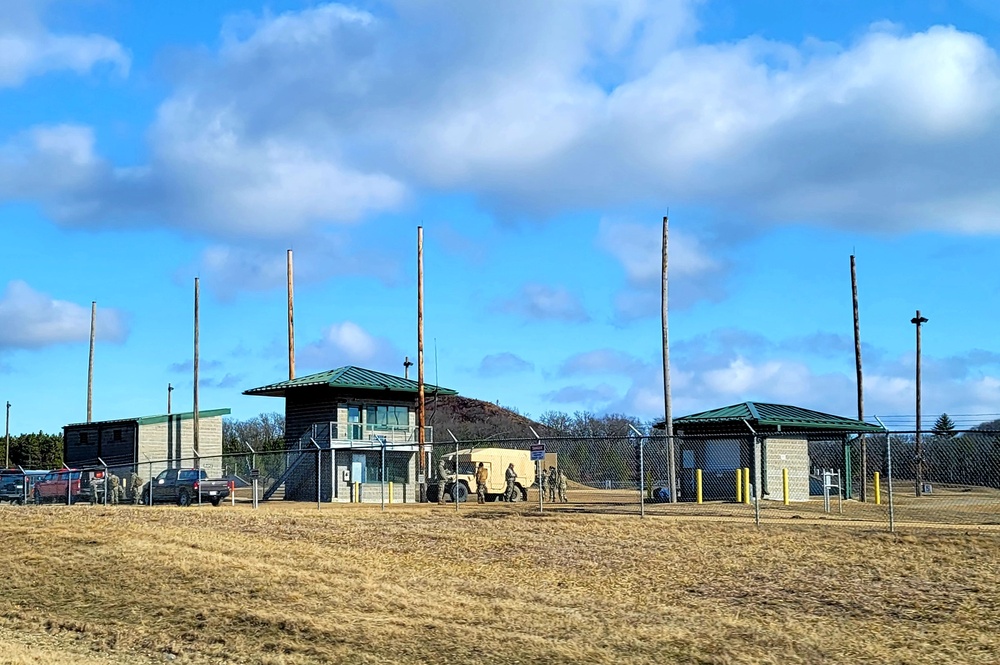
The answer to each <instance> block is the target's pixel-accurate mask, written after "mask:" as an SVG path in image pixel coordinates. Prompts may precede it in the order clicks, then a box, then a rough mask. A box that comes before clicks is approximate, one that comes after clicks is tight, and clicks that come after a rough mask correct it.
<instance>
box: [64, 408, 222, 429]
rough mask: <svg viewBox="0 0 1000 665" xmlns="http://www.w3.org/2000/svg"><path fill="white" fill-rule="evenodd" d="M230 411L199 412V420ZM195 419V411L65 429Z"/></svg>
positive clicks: (76, 424) (95, 421) (77, 425)
mask: <svg viewBox="0 0 1000 665" xmlns="http://www.w3.org/2000/svg"><path fill="white" fill-rule="evenodd" d="M230 413H232V411H231V410H230V409H213V410H211V411H203V410H199V411H198V417H199V418H213V417H215V416H228V415H229V414H230ZM193 418H194V411H183V412H180V413H171V414H166V413H164V414H161V415H158V416H139V417H138V418H119V419H117V420H94V421H92V422H89V423H72V424H69V425H66V426H65V427H93V426H95V425H117V424H120V423H136V424H139V425H155V424H157V423H165V422H167V421H168V420H170V419H173V420H191V419H193Z"/></svg>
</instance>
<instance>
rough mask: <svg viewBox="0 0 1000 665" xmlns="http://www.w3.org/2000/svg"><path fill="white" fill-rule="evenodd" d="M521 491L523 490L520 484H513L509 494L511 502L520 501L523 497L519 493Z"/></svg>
mask: <svg viewBox="0 0 1000 665" xmlns="http://www.w3.org/2000/svg"><path fill="white" fill-rule="evenodd" d="M522 491H523V490H522V489H521V486H520V485H514V493H513V494H511V496H510V500H511V503H517V502H518V501H521V500H522V499H523V497H522V495H521V492H522Z"/></svg>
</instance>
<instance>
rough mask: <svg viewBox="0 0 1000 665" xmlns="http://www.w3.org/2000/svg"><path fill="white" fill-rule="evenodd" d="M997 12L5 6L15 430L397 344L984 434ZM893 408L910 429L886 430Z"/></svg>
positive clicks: (764, 5)
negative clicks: (854, 280) (853, 292)
mask: <svg viewBox="0 0 1000 665" xmlns="http://www.w3.org/2000/svg"><path fill="white" fill-rule="evenodd" d="M998 26H1000V10H998V9H996V8H995V7H994V5H993V3H989V2H986V1H985V0H967V1H956V0H928V1H925V2H920V1H917V2H908V3H898V2H833V1H832V0H831V1H819V0H818V1H817V2H810V3H803V2H799V1H793V0H768V1H764V0H761V1H752V0H745V1H744V0H741V1H740V2H737V1H736V0H714V1H713V0H704V1H701V2H697V1H683V0H676V1H672V2H671V1H658V2H652V1H648V2H647V1H643V0H629V1H626V0H622V1H620V2H612V1H610V0H607V1H605V0H587V1H581V2H572V3H571V2H527V1H524V2H519V1H514V2H507V3H469V2H459V1H454V2H448V1H444V0H428V1H426V2H416V3H415V2H374V1H363V2H357V3H353V4H351V3H345V4H328V3H320V2H295V1H290V0H289V1H284V2H268V3H263V4H262V3H253V2H237V1H235V0H227V1H219V2H212V3H136V2H124V1H119V0H86V1H82V0H81V1H79V2H72V1H70V0H49V1H45V0H7V1H6V2H5V3H4V7H3V10H2V11H0V231H2V233H3V238H4V242H3V244H2V245H0V400H10V401H11V402H12V403H13V405H14V406H13V407H12V410H11V428H12V430H13V431H15V432H17V431H30V430H39V429H43V430H48V431H57V430H58V429H59V427H61V426H62V425H63V424H66V423H69V422H78V421H80V420H83V419H84V417H85V414H86V411H85V408H86V379H87V339H88V335H89V306H90V302H91V300H96V301H97V302H98V307H99V314H98V319H99V325H98V331H97V336H98V344H97V353H96V356H97V359H96V371H95V387H94V416H95V418H98V419H110V418H120V417H129V416H135V415H145V414H154V413H160V412H162V411H164V408H165V401H166V386H167V383H168V382H170V383H173V384H174V385H175V386H176V388H177V389H176V391H175V392H174V402H175V405H176V408H178V409H187V408H190V404H191V393H192V383H191V372H190V363H191V356H192V332H191V327H192V300H193V280H194V277H196V276H198V277H200V280H201V286H202V313H201V318H202V332H201V344H202V345H201V357H202V367H201V376H202V382H201V403H202V405H203V406H204V407H206V408H218V407H230V408H232V409H233V413H234V415H236V416H239V417H246V416H250V415H253V414H256V413H258V412H260V411H265V410H280V409H281V403H280V401H279V400H273V399H265V398H251V397H244V396H242V395H241V392H242V391H243V390H245V389H247V388H251V387H255V386H258V385H262V384H265V383H270V382H273V381H277V380H280V379H282V378H284V377H285V376H286V372H287V369H286V364H285V325H286V324H285V318H284V316H285V313H284V299H285V291H284V261H285V250H286V249H287V248H293V249H294V251H295V261H296V285H297V290H296V345H297V355H298V361H299V362H298V373H299V374H300V375H302V374H305V373H309V372H312V371H321V370H324V369H329V368H332V367H338V366H341V365H345V364H356V365H361V366H365V367H371V368H374V369H379V370H383V371H389V372H393V373H402V361H403V357H404V356H406V355H408V356H410V357H411V358H415V356H416V269H415V245H416V227H417V225H418V224H422V225H423V226H424V228H425V248H426V255H425V264H426V339H427V365H426V371H427V378H428V380H429V381H433V380H434V379H435V377H436V376H437V377H439V380H440V383H441V384H442V385H445V386H448V387H450V388H455V389H457V390H459V391H460V393H462V394H464V395H467V396H470V397H477V398H481V399H486V400H490V401H499V402H500V403H502V404H505V405H510V406H515V407H517V408H518V409H520V410H521V411H522V412H527V413H530V414H532V415H536V416H537V415H539V414H540V413H542V412H544V411H546V410H550V409H555V410H562V411H570V412H572V411H576V410H591V411H596V412H623V413H628V414H631V415H635V416H638V417H641V418H644V419H645V418H650V419H651V418H656V417H657V416H660V415H662V411H663V399H662V371H661V356H660V352H661V349H660V321H659V292H658V284H659V252H660V247H659V235H660V220H661V218H662V216H663V214H664V212H665V211H666V210H667V209H668V208H669V210H670V219H671V266H672V270H671V276H670V279H671V292H670V299H671V318H670V323H671V329H670V330H671V342H672V344H671V349H672V360H673V371H672V374H671V382H672V387H673V395H674V405H673V408H674V413H675V414H678V415H679V414H683V413H691V412H695V411H699V410H703V409H708V408H713V407H716V406H722V405H726V404H732V403H736V402H740V401H745V400H757V401H775V402H782V403H790V404H797V405H801V406H806V407H810V408H815V409H819V410H823V411H829V412H833V413H838V414H842V415H848V416H849V415H854V414H855V413H856V402H855V400H856V397H855V378H854V355H853V339H852V325H853V324H852V315H851V301H850V272H849V257H850V255H851V253H852V252H853V253H856V255H857V261H858V275H859V281H860V297H861V326H862V339H863V341H864V343H865V344H864V354H863V355H864V361H865V377H866V378H865V380H866V397H865V399H866V413H867V414H869V415H881V416H895V417H896V418H895V419H894V422H895V423H897V424H899V425H901V426H903V425H905V424H906V423H907V422H909V423H910V424H911V425H912V415H909V416H908V415H907V414H912V412H913V401H914V387H915V386H914V348H913V347H914V328H913V326H912V325H911V324H910V323H909V319H910V318H911V317H913V315H914V311H915V310H916V309H920V310H921V311H922V313H923V314H924V315H925V316H927V317H928V318H929V319H930V322H929V323H928V324H927V326H926V327H925V328H924V336H923V341H924V347H923V348H924V355H923V361H924V365H923V367H924V381H923V394H924V413H925V414H926V415H927V416H928V418H929V419H933V418H934V417H936V416H937V415H938V414H940V413H941V412H948V413H950V414H956V416H957V417H956V418H955V419H956V421H957V422H959V424H975V423H976V422H979V421H980V420H985V419H988V418H989V416H988V414H995V413H997V412H1000V403H998V402H1000V399H998V398H1000V353H998V352H997V349H996V347H995V344H994V342H993V339H994V333H993V331H994V330H995V329H996V328H997V326H998V323H1000V321H998V320H997V319H998V315H997V313H996V308H995V307H993V306H992V303H994V302H995V301H996V300H997V297H998V289H1000V276H998V274H997V271H996V269H995V266H996V265H997V263H996V262H997V259H998V257H1000V243H998V240H997V235H998V231H1000V215H998V214H997V210H998V209H1000V185H998V183H1000V178H998V175H1000V157H998V155H1000V120H998V118H1000V113H998V110H1000V59H998V55H997V49H998V46H1000V27H998ZM907 418H909V420H908V421H907Z"/></svg>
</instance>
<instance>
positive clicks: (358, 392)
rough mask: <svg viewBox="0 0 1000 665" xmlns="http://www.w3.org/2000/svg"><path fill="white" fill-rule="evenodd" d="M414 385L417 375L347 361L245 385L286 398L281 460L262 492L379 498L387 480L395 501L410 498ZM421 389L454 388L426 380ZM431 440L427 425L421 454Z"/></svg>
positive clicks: (299, 497) (298, 497)
mask: <svg viewBox="0 0 1000 665" xmlns="http://www.w3.org/2000/svg"><path fill="white" fill-rule="evenodd" d="M418 391H419V384H418V383H417V382H416V381H412V380H410V379H408V378H403V377H399V376H393V375H391V374H384V373H382V372H376V371H374V370H370V369H365V368H363V367H355V366H352V365H351V366H347V367H340V368H338V369H334V370H330V371H328V372H320V373H318V374H310V375H308V376H302V377H297V378H295V379H290V380H288V381H280V382H278V383H273V384H270V385H267V386H261V387H260V388H252V389H250V390H247V391H245V392H244V393H243V394H244V395H262V396H267V397H284V398H285V445H286V453H285V455H284V458H285V460H286V461H285V463H284V465H283V469H282V470H281V472H280V474H275V477H273V478H270V479H268V480H266V481H265V491H264V495H263V496H264V498H265V499H269V498H271V497H272V496H275V495H276V493H277V492H278V491H279V490H280V491H283V492H284V495H283V498H285V499H289V500H293V501H316V500H317V497H318V498H319V500H321V501H344V502H347V501H362V502H368V501H373V502H377V501H379V500H380V499H381V496H382V492H383V491H386V490H387V488H388V483H392V494H391V500H392V501H396V502H404V501H413V500H415V499H414V497H415V489H416V484H417V454H418V427H417V408H418V404H417V398H418ZM424 392H425V394H427V395H457V394H458V393H457V392H456V391H454V390H450V389H448V388H440V387H438V386H433V385H428V384H425V385H424ZM433 442H434V432H433V429H432V428H430V427H425V443H426V446H425V452H426V453H428V454H429V453H430V451H431V449H432V446H433ZM383 454H384V460H385V466H384V468H385V473H384V475H383V471H382V469H383V464H382V461H383ZM317 460H318V464H319V469H317ZM262 473H263V472H262ZM383 482H384V483H385V486H383Z"/></svg>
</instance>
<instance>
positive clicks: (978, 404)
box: [547, 329, 1000, 428]
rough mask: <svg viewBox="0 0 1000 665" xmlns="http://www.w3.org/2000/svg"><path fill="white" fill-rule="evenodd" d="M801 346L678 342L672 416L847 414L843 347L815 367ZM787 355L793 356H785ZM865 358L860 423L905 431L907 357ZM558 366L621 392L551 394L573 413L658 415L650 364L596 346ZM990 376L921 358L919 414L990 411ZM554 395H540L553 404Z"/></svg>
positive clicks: (993, 393) (853, 409) (981, 369)
mask: <svg viewBox="0 0 1000 665" xmlns="http://www.w3.org/2000/svg"><path fill="white" fill-rule="evenodd" d="M813 337H819V338H822V337H823V336H822V335H815V336H812V337H811V338H813ZM801 341H802V338H792V339H789V340H779V341H776V342H767V341H766V340H762V339H761V338H759V337H758V336H756V335H754V334H752V333H747V332H745V331H740V330H735V329H725V330H719V331H714V332H713V333H712V334H711V335H708V336H706V337H705V338H699V339H697V340H694V341H685V342H684V343H682V344H679V345H677V347H675V349H674V351H675V353H674V354H673V357H672V361H673V362H672V366H671V367H672V370H671V397H672V400H673V404H672V409H673V413H674V415H675V416H681V415H685V414H688V413H696V412H699V411H704V410H706V409H711V408H716V407H720V406H727V405H729V404H735V403H740V402H745V401H757V402H773V403H778V404H792V405H795V406H802V407H806V408H810V409H815V410H817V411H823V412H826V413H833V414H837V415H842V416H845V417H853V416H855V415H856V413H857V392H856V383H855V376H854V367H853V353H851V349H850V348H848V349H845V353H844V357H843V360H844V362H843V363H841V364H839V365H837V364H834V365H833V366H832V367H831V368H830V369H826V370H821V369H818V368H817V367H816V366H815V365H814V363H812V362H810V361H809V360H810V358H808V357H801V356H802V354H803V350H802V348H801ZM838 343H839V342H838ZM793 352H794V353H796V354H798V355H799V356H800V357H792V356H791V355H790V354H792V353H793ZM871 355H872V356H874V357H876V358H877V360H875V361H873V362H869V363H867V364H866V367H865V413H866V414H867V415H868V417H869V418H871V417H872V416H874V415H879V416H897V418H896V419H895V420H894V422H896V423H897V424H898V423H903V425H900V426H901V427H904V428H906V427H912V426H913V421H912V416H911V417H910V419H909V420H907V415H906V414H912V413H913V410H914V403H915V391H916V388H915V378H914V367H913V362H914V359H913V354H912V353H910V354H907V355H904V356H902V357H900V358H895V359H887V360H883V359H880V358H881V357H882V356H884V354H871ZM815 358H828V354H827V350H826V349H824V348H819V349H815V350H814V355H813V356H812V359H815ZM562 367H563V371H561V372H560V375H575V376H588V375H589V376H594V377H595V379H594V380H595V381H598V380H599V379H598V378H597V377H602V378H603V376H605V375H610V374H618V375H620V376H623V377H624V378H625V379H626V381H627V384H626V386H627V387H626V388H624V389H623V391H621V394H620V396H618V395H611V394H610V392H608V393H607V395H608V396H607V398H606V399H604V400H596V397H595V396H596V395H597V394H598V393H597V392H595V391H597V390H598V389H601V390H605V386H606V385H607V384H605V383H594V384H588V383H581V384H578V385H575V386H571V387H570V388H571V389H572V390H570V389H567V390H566V391H565V392H562V393H559V397H560V403H573V402H574V400H572V399H570V398H571V397H572V396H573V395H578V396H579V399H578V400H576V403H577V404H578V406H580V407H584V408H594V409H596V410H597V411H600V412H605V413H628V414H631V415H635V416H638V417H640V418H662V416H663V373H662V365H660V363H659V360H658V359H654V360H648V361H645V360H643V359H640V358H635V357H632V356H630V355H628V354H626V353H625V352H622V351H616V350H612V349H598V350H595V351H592V352H587V353H583V354H578V355H576V356H573V357H571V358H569V359H568V360H567V361H565V362H564V363H563V366H562ZM566 368H570V369H571V370H572V371H565V370H566ZM616 370H617V371H616ZM998 370H1000V357H998V356H997V355H996V354H993V353H989V352H984V351H980V350H974V351H971V352H969V353H965V354H961V355H958V356H954V357H949V358H935V357H932V356H925V357H924V358H923V381H922V402H923V411H924V413H925V414H940V413H950V414H991V413H995V412H996V404H997V400H998V399H1000V373H998ZM554 395H555V393H553V394H552V395H548V396H547V397H548V398H549V399H552V398H553V396H554ZM900 416H902V419H900ZM988 419H989V418H985V417H984V418H983V420H988ZM907 423H908V424H907Z"/></svg>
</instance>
